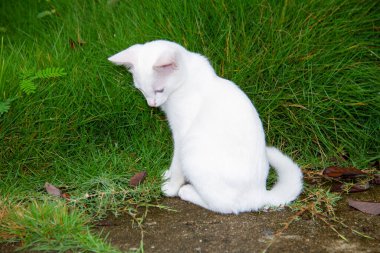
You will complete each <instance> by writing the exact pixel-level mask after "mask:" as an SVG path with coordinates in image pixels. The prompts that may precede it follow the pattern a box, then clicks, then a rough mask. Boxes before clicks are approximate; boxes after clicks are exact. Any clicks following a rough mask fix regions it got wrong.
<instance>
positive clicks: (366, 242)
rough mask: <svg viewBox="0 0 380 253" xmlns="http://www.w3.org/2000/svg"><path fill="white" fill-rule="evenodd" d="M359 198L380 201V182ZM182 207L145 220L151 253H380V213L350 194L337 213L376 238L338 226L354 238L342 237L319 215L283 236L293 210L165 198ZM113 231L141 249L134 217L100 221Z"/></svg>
mask: <svg viewBox="0 0 380 253" xmlns="http://www.w3.org/2000/svg"><path fill="white" fill-rule="evenodd" d="M348 197H350V198H352V199H356V200H363V201H364V200H366V201H376V202H380V187H379V186H377V188H372V189H371V190H369V191H366V192H362V193H355V194H349V195H348ZM162 204H163V205H166V206H168V207H170V208H172V209H175V210H176V212H171V211H166V210H159V209H155V208H152V209H150V210H149V213H148V216H147V218H146V220H145V222H144V225H143V228H144V240H143V244H144V251H145V252H148V253H149V252H198V253H199V252H239V253H240V252H263V251H264V250H265V249H266V248H267V247H268V245H269V244H270V243H271V242H272V244H271V246H270V247H269V248H267V252H380V216H379V215H378V216H374V215H369V214H365V213H362V212H360V211H358V210H355V209H353V208H351V207H349V206H348V204H347V196H345V197H344V198H343V199H342V200H341V201H340V202H339V205H338V208H337V211H336V214H337V216H338V217H340V218H343V219H344V220H345V224H347V225H348V226H350V227H352V228H353V229H356V230H357V231H359V232H361V233H365V234H367V235H369V236H371V237H373V238H375V239H374V240H371V239H367V238H364V237H361V236H358V235H355V234H353V233H352V231H351V230H350V229H345V228H343V227H341V226H337V227H336V229H337V230H338V231H339V232H340V233H341V234H342V235H344V236H345V237H346V238H347V239H348V242H346V241H344V240H343V239H340V237H339V236H338V235H337V233H336V232H334V231H333V230H332V229H331V228H329V226H328V225H326V224H325V223H323V221H321V220H319V219H312V218H311V217H308V215H304V216H303V217H302V219H299V220H296V221H294V222H293V223H292V224H291V225H290V226H289V228H288V229H287V230H285V231H284V232H283V233H282V235H281V236H279V237H274V234H275V233H276V232H277V231H278V230H280V229H281V228H283V226H284V223H286V222H287V221H289V219H291V217H292V216H293V215H294V213H292V212H291V211H290V210H288V209H284V210H281V211H270V212H260V213H243V214H240V215H220V214H216V213H212V212H210V211H207V210H205V209H202V208H200V207H198V206H195V205H192V204H189V203H186V202H184V201H181V200H180V199H178V198H172V199H169V198H167V199H164V201H163V202H162ZM98 230H103V232H105V233H109V238H108V239H109V241H110V242H111V243H112V244H113V245H115V246H118V247H120V248H121V249H122V250H128V249H131V248H138V247H139V244H140V239H141V230H140V229H139V228H137V227H136V226H135V227H133V226H131V219H130V218H128V217H124V218H120V217H119V218H116V219H115V218H110V219H108V220H107V221H103V222H102V223H100V224H98Z"/></svg>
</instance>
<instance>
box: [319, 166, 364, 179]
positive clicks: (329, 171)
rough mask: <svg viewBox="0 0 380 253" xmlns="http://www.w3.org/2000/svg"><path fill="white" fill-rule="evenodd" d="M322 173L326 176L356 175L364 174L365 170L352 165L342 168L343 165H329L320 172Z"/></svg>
mask: <svg viewBox="0 0 380 253" xmlns="http://www.w3.org/2000/svg"><path fill="white" fill-rule="evenodd" d="M322 174H323V175H325V176H328V177H333V178H337V177H350V178H352V177H357V176H362V175H366V173H365V172H363V171H361V170H358V169H356V168H354V167H348V168H343V167H338V166H331V167H328V168H326V169H324V170H323V172H322Z"/></svg>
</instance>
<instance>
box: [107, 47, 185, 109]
mask: <svg viewBox="0 0 380 253" xmlns="http://www.w3.org/2000/svg"><path fill="white" fill-rule="evenodd" d="M184 52H185V49H184V48H183V47H181V46H180V45H178V44H176V43H174V42H169V41H164V40H156V41H152V42H148V43H145V44H136V45H133V46H131V47H129V48H127V49H125V50H123V51H121V52H119V53H117V54H115V55H113V56H111V57H109V58H108V60H109V61H111V62H112V63H114V64H116V65H123V66H125V67H126V68H127V69H128V70H129V72H131V73H132V75H133V82H134V85H135V87H136V88H137V89H139V90H140V91H141V92H142V93H143V94H144V97H145V98H146V100H147V102H148V105H149V106H152V107H158V106H161V105H162V104H164V103H165V102H166V100H167V99H168V97H169V96H170V94H171V93H172V92H173V91H175V90H176V89H177V88H178V87H179V86H180V85H181V83H182V80H183V73H182V72H183V71H184V70H183V66H182V62H181V58H182V57H181V56H182V54H183V53H184Z"/></svg>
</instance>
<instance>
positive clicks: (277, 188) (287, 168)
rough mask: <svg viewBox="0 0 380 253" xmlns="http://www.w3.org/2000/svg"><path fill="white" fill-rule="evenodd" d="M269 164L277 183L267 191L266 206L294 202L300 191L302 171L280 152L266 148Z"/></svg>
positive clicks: (272, 148)
mask: <svg viewBox="0 0 380 253" xmlns="http://www.w3.org/2000/svg"><path fill="white" fill-rule="evenodd" d="M266 151H267V157H268V160H269V164H270V165H271V166H272V167H273V168H274V169H275V170H276V172H277V183H276V184H275V185H274V186H273V188H272V189H271V190H270V191H267V194H268V195H267V196H266V197H267V200H268V202H267V201H265V202H267V204H266V205H269V206H280V205H285V204H288V203H290V202H291V201H293V200H295V199H296V198H297V197H298V195H299V194H300V193H301V191H302V185H303V184H302V171H301V169H300V167H298V165H297V164H296V163H295V162H293V161H292V159H290V158H289V157H288V156H286V155H285V154H283V153H282V152H281V151H280V150H278V149H277V148H274V147H267V148H266Z"/></svg>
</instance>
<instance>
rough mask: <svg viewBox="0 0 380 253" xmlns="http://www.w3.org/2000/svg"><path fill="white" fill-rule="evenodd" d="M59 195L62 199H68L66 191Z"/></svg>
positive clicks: (68, 195)
mask: <svg viewBox="0 0 380 253" xmlns="http://www.w3.org/2000/svg"><path fill="white" fill-rule="evenodd" d="M61 197H62V198H64V199H66V200H70V194H68V193H66V192H65V193H62V194H61Z"/></svg>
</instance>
